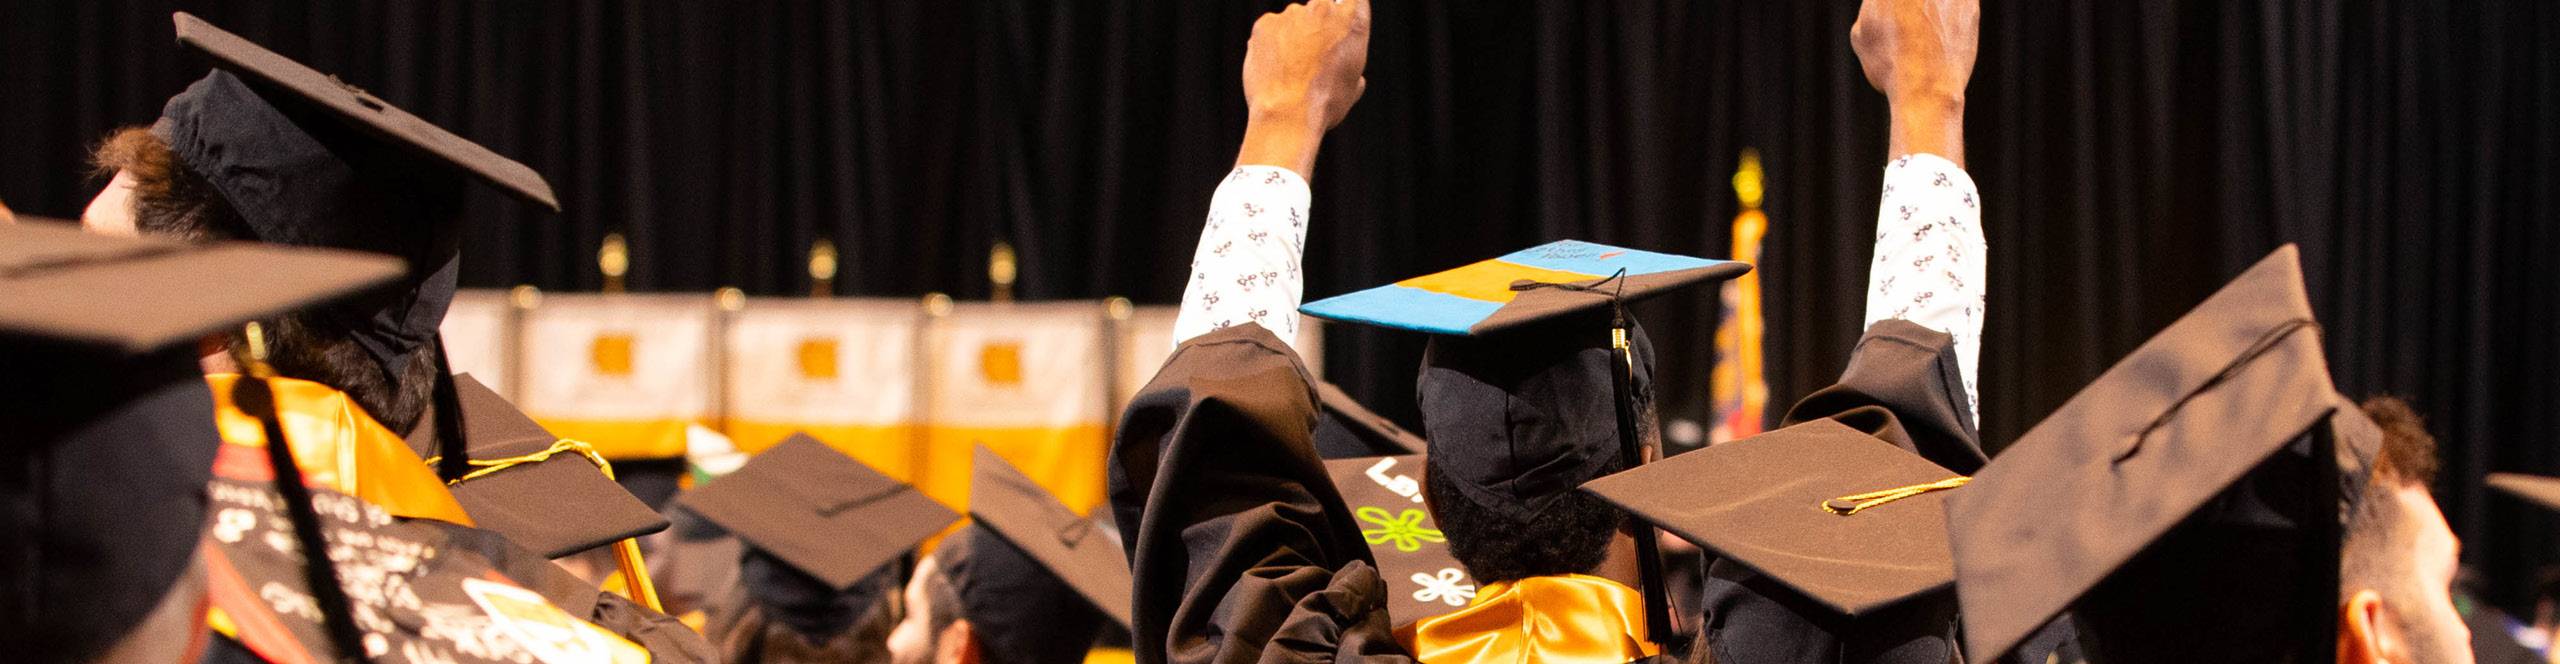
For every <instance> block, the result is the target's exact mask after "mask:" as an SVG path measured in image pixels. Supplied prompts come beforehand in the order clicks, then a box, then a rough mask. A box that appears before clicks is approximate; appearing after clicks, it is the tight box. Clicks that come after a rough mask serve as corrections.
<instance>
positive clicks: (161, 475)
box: [0, 222, 400, 661]
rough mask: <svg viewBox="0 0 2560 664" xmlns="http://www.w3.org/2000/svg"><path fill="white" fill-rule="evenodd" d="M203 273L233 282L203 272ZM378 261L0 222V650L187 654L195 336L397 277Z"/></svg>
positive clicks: (197, 406)
mask: <svg viewBox="0 0 2560 664" xmlns="http://www.w3.org/2000/svg"><path fill="white" fill-rule="evenodd" d="M206 272H229V273H235V274H238V275H240V276H239V278H238V279H236V280H231V281H226V282H213V281H207V280H204V279H202V278H201V275H202V274H204V273H206ZM399 273H400V267H399V265H398V264H397V263H396V262H394V261H391V260H388V259H384V258H380V257H368V256H358V255H353V254H347V253H344V252H310V251H295V250H288V249H282V248H270V247H258V246H252V245H243V244H238V243H224V244H215V245H189V244H183V243H178V242H175V241H169V240H128V239H111V238H104V237H99V236H95V235H89V234H85V233H81V232H80V231H79V230H78V229H76V228H72V227H70V226H66V225H55V224H48V223H43V222H30V223H26V224H23V225H15V224H13V225H0V366H5V367H7V370H8V371H9V372H10V373H11V374H13V375H16V376H19V377H20V378H22V379H23V378H25V377H29V376H44V377H46V379H45V380H43V381H41V382H30V381H27V380H17V381H12V384H13V385H17V386H18V387H16V388H12V389H11V390H10V392H9V393H10V398H9V402H10V403H11V404H13V406H12V407H10V408H8V409H5V410H0V431H8V432H9V439H10V443H9V444H8V445H6V446H0V459H5V461H0V465H6V466H7V467H9V468H10V469H11V470H10V471H9V472H6V473H0V542H6V544H0V585H4V586H6V588H7V590H6V592H0V652H7V653H10V656H11V657H13V658H22V659H27V660H31V661H69V660H91V659H99V660H126V659H130V660H135V661H140V660H154V661H178V660H181V659H185V658H190V657H192V655H190V654H188V653H187V652H186V649H187V648H188V646H189V645H190V644H191V643H197V642H200V640H201V638H202V634H203V633H204V620H203V613H202V610H203V600H204V597H205V584H206V580H205V576H204V574H203V571H202V570H203V567H202V565H201V564H200V563H199V561H197V560H196V552H197V548H198V547H197V543H198V540H197V533H198V531H199V526H200V524H202V523H204V522H205V520H206V517H207V515H208V513H209V510H208V509H207V496H206V492H205V483H206V482H207V481H208V480H210V479H211V477H210V474H209V472H210V470H211V469H212V468H213V461H214V458H215V454H216V452H217V450H218V449H220V448H221V447H222V444H221V442H222V441H221V437H220V435H219V433H218V432H216V431H215V429H214V426H213V423H214V401H215V395H214V394H212V393H211V391H210V389H209V388H208V386H207V385H206V384H205V382H204V380H203V378H202V374H201V372H198V371H196V370H195V361H194V358H195V356H196V354H197V353H196V346H195V343H196V340H197V339H198V338H199V337H201V336H203V335H205V334H210V333H215V332H217V331H220V330H224V329H227V328H229V327H230V326H232V325H234V324H238V323H239V322H241V321H245V320H251V319H255V318H260V317H264V316H272V315H275V314H278V313H282V312H285V311H289V310H292V309H295V308H298V307H303V306H308V305H310V304H314V303H318V302H325V301H328V300H331V299H335V298H338V297H343V296H345V295H348V294H350V293H353V292H356V291H358V290H360V289H362V288H364V287H367V286H371V285H374V284H379V283H384V282H388V281H390V280H392V279H395V278H397V276H398V275H399Z"/></svg>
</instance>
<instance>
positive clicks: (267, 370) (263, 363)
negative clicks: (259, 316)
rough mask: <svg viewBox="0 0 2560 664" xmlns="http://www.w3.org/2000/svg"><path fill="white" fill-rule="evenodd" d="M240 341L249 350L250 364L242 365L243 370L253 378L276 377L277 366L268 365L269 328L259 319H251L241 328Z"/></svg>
mask: <svg viewBox="0 0 2560 664" xmlns="http://www.w3.org/2000/svg"><path fill="white" fill-rule="evenodd" d="M240 342H241V343H240V345H242V346H246V347H247V348H245V349H244V350H247V351H248V352H249V366H246V367H242V368H241V369H242V371H243V372H244V373H247V374H249V377H251V378H273V377H275V375H276V370H275V368H274V367H270V366H267V328H266V327H265V326H263V325H259V324H258V321H254V320H253V321H249V324H247V325H243V326H241V328H240Z"/></svg>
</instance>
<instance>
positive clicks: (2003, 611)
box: [1946, 246, 2472, 664]
mask: <svg viewBox="0 0 2560 664" xmlns="http://www.w3.org/2000/svg"><path fill="white" fill-rule="evenodd" d="M2375 412H2376V414H2381V415H2384V416H2383V417H2382V418H2381V419H2382V420H2386V421H2387V420H2390V419H2392V418H2391V417H2390V416H2388V415H2387V414H2383V413H2381V412H2380V411H2379V410H2377V411H2375ZM2404 428H2405V427H2402V426H2397V425H2395V426H2393V427H2391V428H2389V429H2386V428H2384V427H2383V426H2382V425H2381V424H2380V423H2379V422H2378V421H2377V419H2376V417H2374V416H2372V415H2368V413H2367V411H2366V410H2365V409H2363V408H2359V407H2358V406H2357V404H2355V403H2354V402H2352V401H2349V400H2348V399H2346V398H2345V397H2344V396H2342V395H2340V394H2338V393H2337V391H2336V389H2335V388H2334V387H2332V386H2331V384H2330V380H2329V372H2328V365H2327V360H2326V357H2325V356H2324V355H2323V353H2322V351H2321V343H2320V334H2319V324H2318V322H2317V321H2316V320H2315V319H2314V318H2313V316H2312V313H2311V306H2310V303H2309V300H2308V297H2307V296H2306V295H2305V294H2304V290H2303V286H2302V273H2301V267H2300V265H2299V263H2298V260H2297V259H2296V252H2295V249H2294V248H2293V247H2291V246H2286V247H2283V248H2280V249H2278V250H2277V251H2276V252H2275V253H2273V254H2270V255H2269V256H2268V257H2267V258H2266V259H2264V260H2261V261H2259V263H2258V264H2257V265H2255V266H2253V267H2251V268H2250V269H2249V270H2248V271H2247V272H2244V273H2242V274H2241V275H2240V276H2239V277H2238V278H2236V279H2234V280H2233V281H2232V282H2231V283H2230V284H2228V285H2226V286H2224V287H2223V288H2222V289H2221V290H2220V291H2219V292H2216V293H2214V294H2213V296H2212V297H2210V298H2207V299H2206V300H2205V301H2204V303H2203V304H2200V305H2198V306H2197V307H2196V308H2195V309H2193V310H2191V311H2189V312H2187V314H2186V315H2185V316H2183V317H2180V318H2179V319H2178V320H2177V321H2176V322H2174V323H2171V324H2170V325H2169V327H2168V329H2166V330H2163V331H2161V332H2160V333H2159V334H2158V335H2156V336H2153V337H2152V338H2151V339H2150V340H2149V341H2146V342H2144V343H2143V344H2142V346H2141V347H2139V348H2137V349H2135V350H2134V351H2133V353H2132V354H2131V355H2129V356H2127V357H2125V358H2124V359H2123V360H2121V361H2118V362H2117V363H2116V365H2115V366H2114V367H2111V368H2109V369H2108V370H2107V372H2106V373H2105V374H2103V375H2101V376H2099V377H2098V379H2097V380H2096V381H2095V382H2093V383H2091V384H2090V385H2089V387H2088V388H2086V389H2083V390H2081V391H2080V393H2079V394H2076V395H2073V396H2072V398H2071V399H2070V400H2069V401H2067V402H2065V403H2064V404H2063V406H2062V408H2061V409H2059V410H2057V411H2055V412H2054V414H2053V415H2052V416H2050V417H2047V418H2046V419H2045V420H2044V421H2043V422H2040V423H2038V424H2037V425H2036V426H2035V428H2034V429H2032V430H2030V431H2028V432H2027V434H2026V436H2024V437H2022V438H2020V439H2019V440H2018V441H2017V442H2016V443H2013V444H2011V445H2010V447H2009V448H2008V449H2007V450H2006V451H2004V452H2002V453H2001V456H2000V457H1999V458H1997V459H1994V460H1992V462H1991V463H1990V464H1988V465H1985V466H1984V467H1983V469H1982V470H1981V472H1979V473H1977V474H1976V475H1974V477H1973V480H1972V483H1971V484H1969V485H1967V486H1966V487H1964V488H1963V489H1960V490H1957V491H1953V492H1950V493H1949V495H1948V497H1947V499H1946V509H1947V529H1948V536H1949V544H1950V548H1951V550H1952V553H1953V554H1954V556H1955V570H1956V593H1957V596H1958V598H1959V599H1960V600H1961V603H1962V605H1963V609H1964V619H1965V633H1964V641H1965V644H1966V651H1967V653H1968V654H1970V655H1972V656H1976V657H1988V656H1994V655H1998V654H2002V653H2006V652H2009V651H2010V650H2011V649H2012V648H2013V647H2014V645H2015V644H2016V643H2017V642H2018V641H2019V640H2020V639H2022V638H2025V636H2026V635H2027V634H2028V633H2029V632H2031V631H2032V630H2034V629H2035V627H2036V626H2037V625H2039V624H2042V623H2044V622H2045V621H2046V620H2048V619H2050V618H2051V617H2052V616H2053V615H2054V614H2056V613H2058V612H2061V611H2063V610H2065V609H2068V610H2069V611H2071V614H2072V619H2073V621H2074V623H2075V624H2077V625H2078V626H2079V630H2080V635H2081V646H2082V647H2083V648H2084V649H2086V651H2087V653H2088V655H2089V657H2090V661H2093V662H2100V663H2102V664H2107V663H2119V662H2167V661H2175V662H2326V661H2341V662H2345V661H2356V662H2368V661H2393V662H2469V661H2472V658H2471V652H2470V648H2469V644H2468V642H2467V637H2468V634H2467V633H2466V632H2465V631H2464V628H2463V627H2462V624H2461V618H2460V616H2459V615H2457V614H2456V613H2454V610H2453V607H2452V602H2451V599H2450V595H2449V594H2450V591H2451V589H2450V585H2451V581H2452V576H2453V571H2454V564H2455V563H2454V558H2455V551H2456V548H2457V546H2458V544H2457V542H2456V541H2455V540H2454V538H2453V536H2452V533H2451V531H2450V529H2449V528H2447V527H2446V526H2445V525H2444V518H2443V515H2442V514H2441V513H2440V512H2439V511H2438V510H2437V509H2436V507H2435V502H2434V500H2433V499H2432V497H2430V496H2429V495H2428V494H2427V490H2426V486H2427V484H2428V482H2430V481H2431V480H2432V474H2433V470H2432V468H2433V467H2434V461H2433V458H2432V457H2433V453H2432V450H2430V449H2425V446H2424V445H2422V444H2418V443H2416V438H2414V437H2412V436H2408V435H2405V432H2403V431H2400V430H2403V429H2404Z"/></svg>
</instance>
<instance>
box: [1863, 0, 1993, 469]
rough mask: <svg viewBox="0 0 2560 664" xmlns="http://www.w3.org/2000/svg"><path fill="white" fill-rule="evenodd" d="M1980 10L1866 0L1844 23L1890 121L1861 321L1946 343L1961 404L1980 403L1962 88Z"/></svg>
mask: <svg viewBox="0 0 2560 664" xmlns="http://www.w3.org/2000/svg"><path fill="white" fill-rule="evenodd" d="M1981 14H1982V8H1981V4H1980V2H1979V0H1867V2H1866V3H1865V4H1864V5H1862V6H1860V7H1859V9H1858V22H1857V24H1856V25H1853V26H1851V27H1850V28H1849V42H1850V45H1851V46H1852V47H1853V48H1854V49H1856V51H1857V53H1858V63H1859V65H1861V66H1863V67H1864V68H1865V69H1866V74H1867V82H1868V83H1871V84H1874V85H1875V87H1876V90H1878V91H1881V92H1883V93H1884V96H1885V103H1886V106H1887V107H1888V108H1889V109H1890V110H1891V112H1892V114H1893V120H1892V128H1891V130H1890V131H1891V134H1890V138H1889V139H1888V141H1887V147H1886V150H1887V154H1886V157H1887V162H1886V165H1885V169H1884V196H1883V199H1882V202H1881V204H1880V205H1878V206H1877V210H1876V251H1875V263H1874V264H1873V265H1872V266H1871V267H1870V269H1869V271H1868V273H1867V316H1866V322H1867V324H1868V325H1870V326H1872V325H1874V324H1875V323H1876V322H1877V321H1882V320H1885V319H1891V318H1899V319H1903V320H1908V321H1911V322H1914V323H1918V324H1920V325H1922V326H1925V327H1928V328H1931V329H1935V330H1938V331H1941V332H1945V333H1947V335H1948V336H1951V337H1954V338H1955V351H1956V358H1957V361H1958V364H1959V365H1960V367H1961V369H1962V373H1963V374H1964V385H1965V400H1966V403H1967V404H1969V405H1970V404H1978V403H1980V395H1981V391H1980V390H1979V389H1977V387H1976V385H1977V383H1976V381H1977V379H1978V376H1980V373H1979V369H1978V367H1979V365H1980V361H1979V358H1980V356H1981V353H1982V319H1983V305H1984V294H1985V293H1986V292H1987V289H1988V277H1987V272H1988V270H1987V269H1986V266H1987V265H1988V264H1989V260H1990V256H1989V247H1988V245H1987V244H1986V243H1985V242H1984V241H1983V237H1982V196H1981V194H1980V192H1977V191H1975V189H1974V186H1973V178H1971V177H1967V176H1966V175H1965V172H1964V98H1965V97H1964V94H1965V93H1964V91H1965V85H1966V84H1967V83H1968V82H1970V81H1971V80H1972V79H1973V60H1974V50H1975V46H1976V41H1977V39H1976V36H1977V34H1978V31H1979V26H1980V23H1981ZM1973 410H1974V411H1975V412H1974V413H1973V415H1974V417H1975V419H1976V421H1977V422H1978V421H1979V420H1980V417H1981V415H1980V407H1979V406H1978V405H1977V406H1974V407H1973Z"/></svg>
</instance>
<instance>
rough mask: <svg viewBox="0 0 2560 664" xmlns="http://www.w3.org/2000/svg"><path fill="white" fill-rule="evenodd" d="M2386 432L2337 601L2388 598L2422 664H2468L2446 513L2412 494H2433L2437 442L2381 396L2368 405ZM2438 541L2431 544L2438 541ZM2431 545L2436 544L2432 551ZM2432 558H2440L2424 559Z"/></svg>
mask: <svg viewBox="0 0 2560 664" xmlns="http://www.w3.org/2000/svg"><path fill="white" fill-rule="evenodd" d="M2362 410H2363V411H2364V414H2365V415H2366V416H2367V417H2370V418H2372V420H2373V423H2374V425H2375V426H2376V427H2377V428H2379V429H2381V431H2382V448H2381V450H2380V451H2379V452H2378V453H2377V454H2375V455H2374V470H2373V474H2372V478H2371V479H2370V480H2369V481H2367V482H2366V483H2365V485H2364V487H2363V488H2362V492H2363V500H2362V501H2360V502H2359V503H2358V504H2357V506H2356V509H2355V511H2354V513H2353V514H2352V515H2351V516H2350V517H2349V519H2348V521H2347V538H2346V543H2345V545H2344V548H2343V551H2342V553H2341V555H2340V564H2339V584H2338V598H2337V600H2338V602H2339V603H2340V604H2341V605H2342V606H2346V607H2348V608H2353V605H2354V600H2355V598H2356V597H2357V596H2358V595H2359V594H2362V593H2367V592H2370V593H2373V595H2374V596H2375V597H2377V598H2379V599H2380V600H2381V603H2382V605H2383V608H2384V611H2383V613H2384V614H2386V615H2387V616H2388V618H2389V620H2390V622H2391V623H2392V625H2390V627H2391V628H2392V629H2395V630H2396V631H2397V632H2398V634H2399V638H2398V639H2396V641H2397V642H2398V643H2400V644H2401V645H2402V646H2403V647H2405V648H2408V652H2407V653H2406V655H2407V656H2408V658H2409V659H2410V661H2415V662H2419V663H2421V664H2433V663H2436V662H2451V661H2468V658H2467V657H2462V656H2457V655H2456V653H2455V652H2454V651H2456V650H2462V649H2464V648H2467V647H2468V643H2467V641H2468V640H2467V639H2464V638H2461V637H2460V636H2458V635H2456V634H2454V633H2453V632H2454V631H2455V630H2454V629H2453V628H2454V627H2455V626H2458V625H2459V624H2460V623H2459V618H2458V616H2452V615H2448V613H2447V611H2448V610H2449V609H2450V602H2451V597H2450V593H2451V588H2450V587H2449V584H2450V582H2451V581H2452V578H2451V577H2452V571H2451V570H2450V569H2445V568H2449V567H2450V566H2451V565H2452V564H2453V560H2454V558H2455V555H2456V554H2455V550H2454V548H2453V547H2452V546H2451V545H2449V544H2447V543H2446V541H2445V540H2449V539H2450V533H2449V531H2447V532H2442V533H2438V534H2435V535H2434V536H2433V537H2432V538H2430V533H2429V532H2428V530H2429V529H2430V528H2431V527H2432V528H2433V529H2436V530H2443V528H2444V526H2443V525H2442V520H2443V519H2442V517H2441V516H2439V515H2436V514H2431V513H2429V512H2430V510H2431V509H2432V508H2431V507H2430V506H2429V505H2428V502H2431V500H2432V498H2431V497H2430V498H2429V499H2428V501H2418V500H2413V499H2411V496H2412V495H2423V494H2425V493H2427V491H2428V487H2430V486H2433V485H2434V484H2435V480H2436V473H2437V458H2436V440H2435V437H2434V436H2432V435H2429V434H2428V433H2427V430H2426V423H2425V421H2424V419H2422V418H2420V417H2419V416H2418V414H2417V411H2416V410H2415V409H2412V408H2410V407H2409V404H2408V403H2406V402H2403V401H2401V400H2400V399H2397V398H2392V397H2375V398H2371V399H2367V400H2365V401H2364V403H2363V404H2362ZM2431 540H2432V541H2431ZM2431 547H2432V548H2431ZM2422 555H2431V556H2436V557H2439V558H2440V559H2422Z"/></svg>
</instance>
